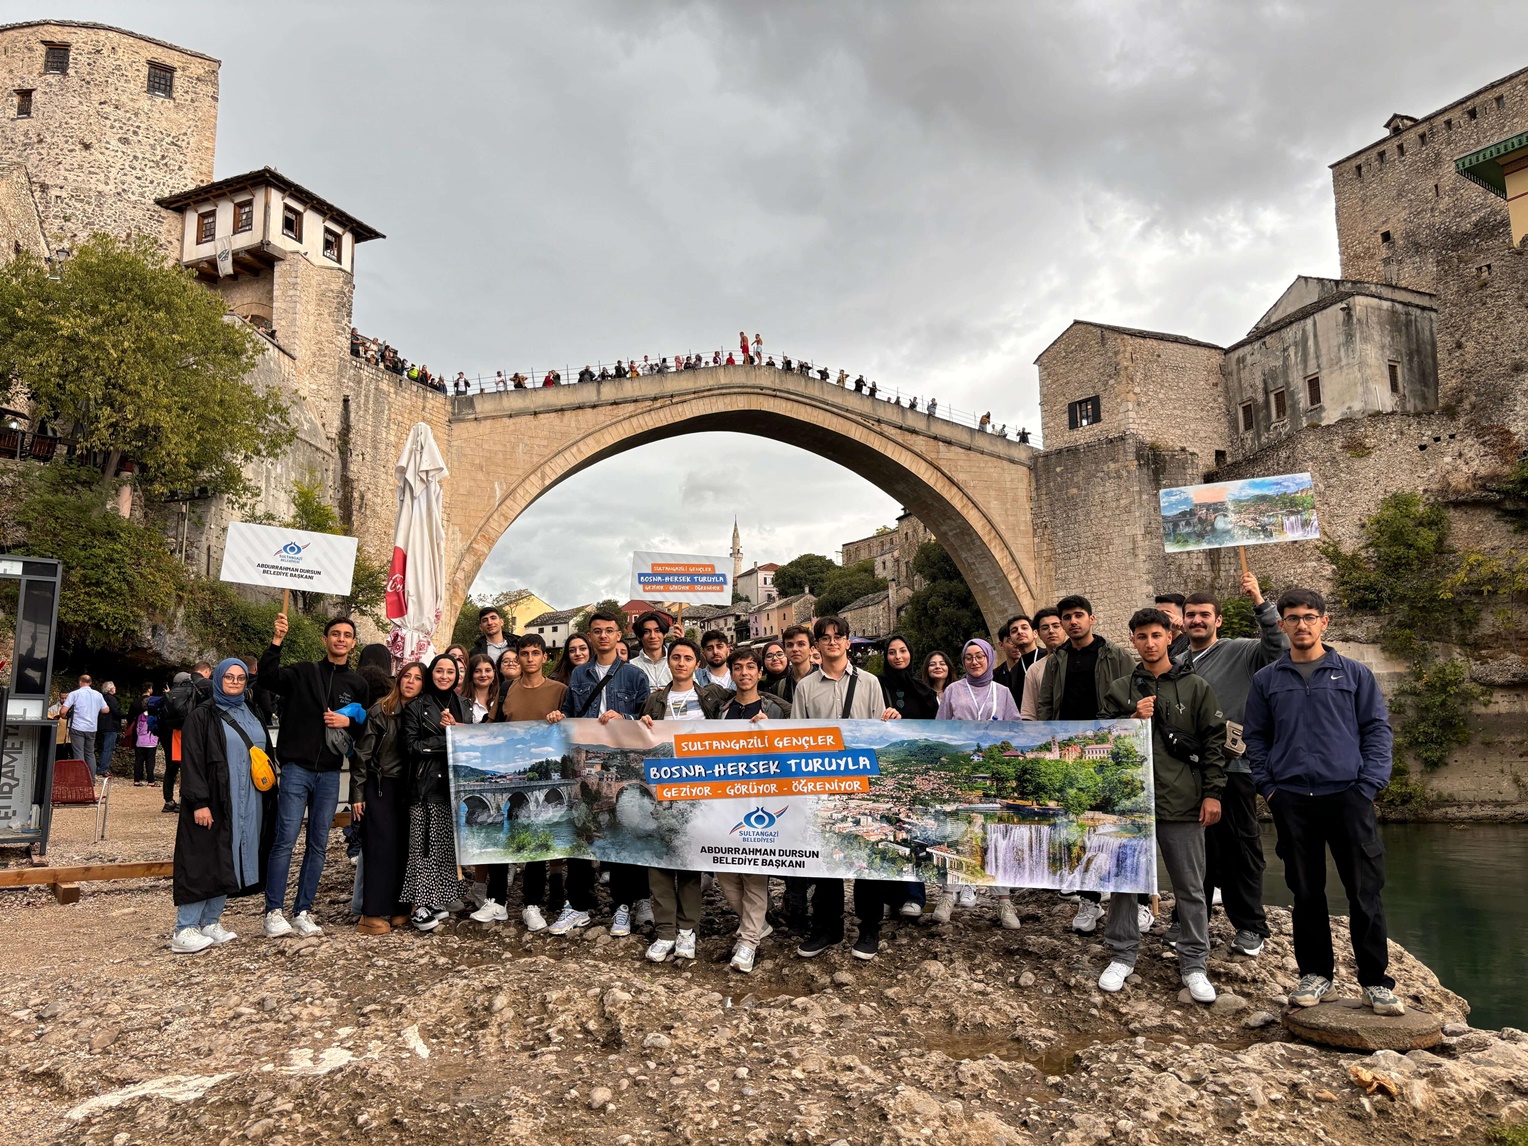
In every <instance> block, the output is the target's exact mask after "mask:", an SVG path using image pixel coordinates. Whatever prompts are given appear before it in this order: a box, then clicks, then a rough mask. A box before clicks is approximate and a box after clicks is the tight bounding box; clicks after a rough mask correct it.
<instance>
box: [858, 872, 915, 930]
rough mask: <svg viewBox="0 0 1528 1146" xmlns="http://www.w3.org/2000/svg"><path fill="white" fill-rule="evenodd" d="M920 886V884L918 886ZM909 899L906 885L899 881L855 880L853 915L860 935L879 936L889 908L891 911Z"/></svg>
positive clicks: (904, 882)
mask: <svg viewBox="0 0 1528 1146" xmlns="http://www.w3.org/2000/svg"><path fill="white" fill-rule="evenodd" d="M919 886H920V887H921V886H922V885H921V884H920V885H919ZM909 898H911V897H910V896H909V894H908V891H907V883H906V881H905V880H900V879H857V880H855V881H854V915H855V917H856V918H857V919H858V920H859V929H860V934H861V935H879V934H880V933H881V919H882V917H883V916H884V915H885V914H886V908H887V907H888V906H889V907H890V908H891V909H892V910H893V911H895V910H896V909H897V908H899V907H901V906H902V905H903V904H904V903H906V902H907V900H908V899H909Z"/></svg>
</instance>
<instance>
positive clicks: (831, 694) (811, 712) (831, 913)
mask: <svg viewBox="0 0 1528 1146" xmlns="http://www.w3.org/2000/svg"><path fill="white" fill-rule="evenodd" d="M812 639H813V642H814V643H815V644H816V646H817V651H818V652H819V653H820V654H821V656H822V663H821V665H820V667H819V668H818V670H817V671H816V672H815V673H811V674H809V675H807V676H805V677H802V678H801V680H800V681H798V682H797V684H796V695H795V699H794V700H792V701H791V719H792V720H900V719H901V717H900V715H899V714H898V713H897V710H896V709H894V708H891V707H889V706H888V705H887V704H886V696H885V693H884V692H882V690H881V682H880V681H879V680H878V679H877V678H876V677H875V676H874V675H873V674H871V673H868V672H866V671H865V670H864V669H860V668H856V667H855V666H854V665H853V664H851V663H850V662H849V622H847V621H845V620H844V619H843V618H842V617H832V616H830V617H818V618H817V620H816V621H814V622H813V623H812ZM788 647H789V646H787V648H788ZM808 882H809V883H810V884H811V885H812V888H813V890H812V914H811V930H810V933H809V934H808V936H807V939H806V942H804V943H802V944H801V946H800V947H798V948H797V949H796V954H797V955H799V956H801V958H803V959H814V958H816V957H817V956H818V955H821V954H822V953H823V952H824V951H826V950H827V949H828V948H829V947H834V946H837V945H838V944H839V943H842V942H843V941H844V883H843V880H842V879H811V880H809V881H808ZM902 895H903V891H902V881H900V880H894V879H858V880H855V881H854V913H855V915H857V916H858V917H859V926H860V933H859V938H858V939H856V940H855V941H854V957H855V958H856V959H874V958H875V956H876V952H878V951H879V950H880V949H881V916H882V915H883V914H885V909H886V905H887V904H888V903H896V904H897V905H898V906H900V905H901V903H902Z"/></svg>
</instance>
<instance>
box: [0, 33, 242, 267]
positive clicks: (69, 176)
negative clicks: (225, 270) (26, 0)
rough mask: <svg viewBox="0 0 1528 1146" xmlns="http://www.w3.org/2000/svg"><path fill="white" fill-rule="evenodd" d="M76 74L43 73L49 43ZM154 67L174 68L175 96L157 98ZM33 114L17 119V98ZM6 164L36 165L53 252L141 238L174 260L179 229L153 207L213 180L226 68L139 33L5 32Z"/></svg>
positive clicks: (0, 76) (1, 67) (0, 42)
mask: <svg viewBox="0 0 1528 1146" xmlns="http://www.w3.org/2000/svg"><path fill="white" fill-rule="evenodd" d="M45 41H47V42H52V43H63V44H68V45H69V70H68V72H67V73H65V74H63V75H49V74H44V72H43V58H44V50H45V47H44V42H45ZM150 61H153V62H154V63H157V64H162V65H168V66H170V67H172V68H174V69H175V78H174V95H173V97H172V98H165V97H163V96H158V95H152V94H150V93H149V91H148V67H149V63H150ZM17 90H30V91H31V92H32V93H33V94H32V114H31V116H30V117H27V118H18V117H17V116H16V106H15V99H16V97H15V94H14V93H15V91H17ZM0 92H4V93H5V97H4V98H5V99H6V101H7V106H6V107H5V108H4V109H3V114H0V155H4V156H5V157H6V158H7V159H12V160H19V161H21V162H23V163H25V164H26V166H27V171H28V173H29V174H30V176H31V179H32V183H33V188H34V191H35V193H36V196H37V201H38V206H39V208H40V210H41V212H42V218H43V226H44V230H45V232H46V233H47V235H48V236H49V237H50V240H52V239H54V238H55V237H56V238H57V240H58V241H57V242H50V246H54V247H57V246H63V247H68V248H73V247H75V246H77V245H78V244H79V242H80V241H81V240H82V239H84V238H86V237H88V236H89V235H90V234H92V233H93V232H96V231H106V232H108V233H111V234H118V235H122V234H127V233H129V232H139V233H142V234H147V235H151V236H153V237H154V238H155V239H157V240H160V241H162V242H164V243H165V244H166V247H165V249H166V251H167V252H173V251H175V250H176V249H177V248H178V245H179V240H180V220H179V217H178V216H170V215H169V214H167V213H166V212H165V211H164V210H163V209H161V208H160V207H158V206H157V205H156V204H155V202H154V200H155V198H157V197H159V196H163V195H168V194H170V193H172V192H175V191H184V190H186V189H187V188H189V187H194V186H197V185H198V184H201V183H206V182H209V181H210V180H211V179H212V159H213V151H214V149H215V147H216V144H217V112H218V61H217V60H214V59H213V58H212V57H210V56H204V55H202V54H200V53H198V52H190V51H187V50H186V49H183V48H176V47H173V46H171V45H168V44H164V43H160V42H158V41H155V40H151V39H148V38H146V37H143V36H138V35H135V34H133V33H131V32H124V31H119V30H117V29H114V28H108V27H106V26H104V25H100V24H83V23H73V22H69V21H58V22H38V23H31V24H12V25H6V26H4V27H0Z"/></svg>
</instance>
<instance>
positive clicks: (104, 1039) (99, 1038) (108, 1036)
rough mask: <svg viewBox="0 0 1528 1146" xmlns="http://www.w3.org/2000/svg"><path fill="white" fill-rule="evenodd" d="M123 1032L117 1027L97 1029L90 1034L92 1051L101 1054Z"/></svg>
mask: <svg viewBox="0 0 1528 1146" xmlns="http://www.w3.org/2000/svg"><path fill="white" fill-rule="evenodd" d="M121 1033H122V1032H121V1031H119V1030H117V1028H116V1027H107V1028H105V1029H104V1030H99V1031H97V1032H96V1033H95V1034H93V1035H91V1036H90V1053H91V1054H100V1053H101V1052H102V1051H103V1050H105V1049H106V1048H107V1047H109V1046H111V1044H112V1043H114V1042H116V1041H117V1038H118V1036H120V1035H121Z"/></svg>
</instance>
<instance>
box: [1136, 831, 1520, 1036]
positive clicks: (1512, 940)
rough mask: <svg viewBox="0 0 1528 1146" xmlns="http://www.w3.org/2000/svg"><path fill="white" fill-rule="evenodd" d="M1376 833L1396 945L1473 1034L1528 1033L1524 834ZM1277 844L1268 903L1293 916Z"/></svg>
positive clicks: (1336, 909)
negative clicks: (1460, 1003) (1446, 993)
mask: <svg viewBox="0 0 1528 1146" xmlns="http://www.w3.org/2000/svg"><path fill="white" fill-rule="evenodd" d="M1380 830H1381V834H1382V835H1383V836H1384V840H1385V881H1386V882H1385V893H1384V899H1385V917H1386V922H1387V923H1388V925H1389V929H1390V938H1391V939H1393V940H1395V941H1396V942H1397V943H1399V944H1400V945H1401V946H1403V947H1405V948H1406V949H1407V950H1408V951H1410V952H1411V953H1412V954H1413V955H1415V956H1416V957H1417V958H1418V959H1420V960H1422V962H1424V963H1426V964H1427V965H1428V966H1429V967H1431V968H1432V969H1433V971H1435V972H1436V973H1437V976H1438V978H1439V979H1441V980H1442V982H1443V985H1444V986H1445V987H1447V988H1448V989H1449V990H1451V991H1454V992H1456V993H1457V994H1460V995H1463V996H1464V997H1465V998H1466V999H1468V1000H1469V1002H1470V1008H1471V1011H1470V1025H1471V1026H1475V1027H1482V1028H1486V1029H1496V1028H1499V1027H1503V1026H1510V1027H1523V1028H1528V975H1525V974H1524V965H1525V961H1528V826H1525V825H1522V824H1459V825H1455V824H1386V825H1383V826H1382V827H1381V829H1380ZM1273 844H1274V833H1273V825H1272V824H1265V825H1264V826H1263V850H1264V852H1265V853H1266V854H1267V856H1268V875H1267V878H1266V880H1265V882H1264V885H1263V888H1264V890H1263V897H1264V899H1266V900H1267V902H1269V903H1271V904H1277V905H1278V906H1280V907H1288V906H1289V902H1290V900H1289V888H1288V887H1287V886H1286V885H1285V883H1284V867H1283V864H1282V863H1281V862H1280V861H1279V857H1278V856H1277V855H1276V854H1275V853H1274V850H1273ZM1327 858H1328V864H1327V898H1328V900H1329V901H1330V904H1331V909H1332V912H1333V913H1334V914H1346V912H1347V899H1346V897H1345V896H1344V895H1343V893H1342V884H1341V882H1340V881H1339V880H1338V879H1337V872H1336V870H1335V869H1334V868H1332V866H1331V863H1330V858H1331V857H1330V856H1328V857H1327ZM1162 878H1163V880H1164V884H1163V886H1166V883H1165V880H1166V876H1165V874H1164V875H1163V877H1162ZM1401 986H1402V987H1404V986H1405V984H1401Z"/></svg>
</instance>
